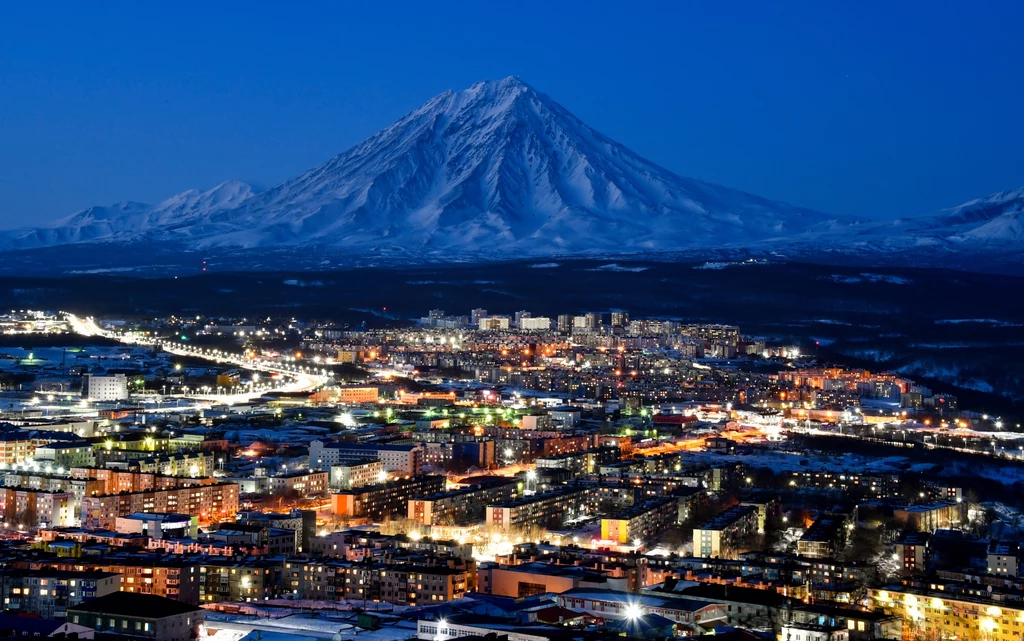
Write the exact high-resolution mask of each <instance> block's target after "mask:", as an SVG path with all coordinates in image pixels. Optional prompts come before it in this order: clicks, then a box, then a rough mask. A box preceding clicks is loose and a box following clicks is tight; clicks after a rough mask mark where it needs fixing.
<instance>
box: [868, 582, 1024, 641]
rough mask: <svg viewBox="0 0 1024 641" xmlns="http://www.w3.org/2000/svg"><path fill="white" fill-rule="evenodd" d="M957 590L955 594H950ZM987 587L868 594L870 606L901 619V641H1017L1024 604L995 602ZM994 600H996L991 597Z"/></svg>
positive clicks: (872, 591)
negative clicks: (916, 640) (918, 640)
mask: <svg viewBox="0 0 1024 641" xmlns="http://www.w3.org/2000/svg"><path fill="white" fill-rule="evenodd" d="M953 590H956V591H953ZM987 594H988V592H987V590H986V586H980V585H968V586H958V585H943V584H930V585H928V586H921V587H907V586H896V587H892V586H890V587H887V588H885V589H880V588H872V589H870V590H869V591H868V595H869V597H870V598H871V601H872V604H873V605H874V606H875V607H877V608H882V609H883V610H884V611H885V612H886V613H887V614H895V615H899V616H902V617H903V638H905V639H906V638H928V639H957V640H961V639H962V640H964V641H972V640H977V641H1011V640H1012V641H1018V640H1019V639H1021V638H1022V635H1024V604H1020V603H1016V604H1014V605H1012V606H1011V605H1009V604H1007V603H1002V602H997V601H996V600H995V599H994V598H993V597H991V596H986V595H987ZM993 596H996V595H995V594H993Z"/></svg>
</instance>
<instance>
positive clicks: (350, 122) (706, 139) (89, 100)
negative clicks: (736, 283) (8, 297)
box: [0, 0, 1024, 227]
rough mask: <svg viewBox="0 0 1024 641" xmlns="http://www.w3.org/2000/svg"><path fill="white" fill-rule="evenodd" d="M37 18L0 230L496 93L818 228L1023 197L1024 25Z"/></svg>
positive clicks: (351, 5)
mask: <svg viewBox="0 0 1024 641" xmlns="http://www.w3.org/2000/svg"><path fill="white" fill-rule="evenodd" d="M42 4H43V3H18V4H17V5H15V4H14V3H10V4H7V5H5V6H4V8H3V15H2V17H0V195H2V198H0V226H4V227H10V226H19V225H26V224H33V223H38V222H43V221H45V220H49V219H52V218H55V217H58V216H63V215H66V214H69V213H71V212H72V211H75V210H77V209H81V208H84V207H87V206H89V205H93V204H107V203H111V202H115V201H119V200H124V199H131V200H139V201H143V202H156V201H158V200H162V199H163V198H166V197H167V196H170V195H171V194H173V193H175V192H178V191H182V190H184V189H187V188H190V187H200V188H204V187H210V186H212V185H214V184H216V183H218V182H220V181H222V180H226V179H240V180H246V181H249V182H253V183H255V184H257V185H261V186H264V187H268V186H272V185H273V184H275V183H277V182H278V181H281V180H284V179H286V178H289V177H292V176H294V175H295V174H298V173H300V172H301V171H303V170H305V169H308V168H310V167H312V166H313V165H315V164H317V163H319V162H322V161H324V160H326V159H327V158H329V157H331V156H333V155H335V154H336V153H339V152H341V151H343V150H345V149H346V148H347V147H349V146H351V145H352V144H354V143H356V142H358V141H360V140H361V139H363V138H364V137H366V136H368V135H370V134H372V133H373V132H374V131H376V130H377V129H379V128H381V127H383V126H385V125H387V124H389V123H390V122H392V121H393V120H395V119H396V118H398V117H399V116H401V115H402V114H404V113H405V112H408V111H410V110H412V109H414V108H416V107H418V106H419V105H420V104H421V103H423V102H425V101H426V100H427V99H429V98H430V97H431V96H433V95H435V94H437V93H440V92H441V91H444V90H446V89H460V88H464V87H467V86H469V85H470V84H472V83H473V82H475V81H478V80H484V79H493V78H500V77H503V76H507V75H509V74H516V75H518V76H520V77H521V78H522V79H523V80H525V81H526V82H528V83H530V84H532V85H533V86H534V87H535V88H537V89H538V90H540V91H543V92H545V93H547V94H549V95H550V96H552V97H553V98H554V99H555V100H557V101H558V102H560V103H561V104H563V105H564V106H565V107H566V108H568V109H569V110H570V111H572V112H574V113H575V114H576V115H577V116H579V117H580V118H582V119H583V120H584V121H585V122H587V123H588V124H590V125H591V126H593V127H595V128H597V129H598V130H600V131H602V132H604V133H605V134H607V135H609V136H610V137H612V138H614V139H616V140H618V141H620V142H622V143H624V144H626V145H627V146H629V147H631V148H633V149H634V150H635V151H636V152H638V153H640V154H641V155H644V156H646V157H648V158H650V159H651V160H653V161H655V162H657V163H659V164H661V165H663V166H665V167H667V168H668V169H670V170H672V171H675V172H676V173H679V174H681V175H684V176H690V177H694V178H701V179H705V180H709V181H713V182H718V183H722V184H725V185H728V186H731V187H736V188H739V189H744V190H747V191H750V192H753V193H755V194H759V195H762V196H766V197H770V198H775V199H781V200H785V201H788V202H791V203H794V204H798V205H803V206H807V207H813V208H816V209H820V210H823V211H826V212H835V213H848V214H858V215H862V216H878V217H882V216H897V215H904V214H912V213H918V212H923V211H929V210H933V209H937V208H940V207H944V206H951V205H955V204H958V203H960V202H962V201H964V200H968V199H971V198H974V197H978V196H982V195H985V194H988V193H990V192H993V191H999V190H1003V189H1010V188H1017V187H1021V186H1024V155H1022V154H1024V116H1022V114H1024V47H1021V38H1020V33H1021V28H1022V27H1021V25H1022V24H1024V3H1022V2H1016V1H1010V0H1007V1H1005V2H953V1H950V2H933V1H927V2H926V1H922V2H912V1H907V2H848V3H838V2H807V3H802V2H784V3H776V2H760V1H758V2H754V1H752V2H664V3H656V2H639V3H632V2H630V3H626V2H594V1H588V2H578V3H575V2H573V3H570V2H535V3H534V2H515V3H512V2H507V3H498V2H466V3H456V2H440V3H438V2H412V1H410V2H330V3H323V4H313V3H265V4H264V3H259V2H251V1H250V2H242V3H237V4H229V3H221V2H217V3H186V2H173V3H161V4H159V5H158V4H157V3H151V2H130V3H129V2H124V3H117V2H106V3H69V4H64V5H62V4H59V3H56V4H50V5H47V6H46V7H43V6H42ZM22 5H23V6H22ZM37 5H38V6H37Z"/></svg>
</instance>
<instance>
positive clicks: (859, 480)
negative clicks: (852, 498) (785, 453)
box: [789, 469, 900, 499]
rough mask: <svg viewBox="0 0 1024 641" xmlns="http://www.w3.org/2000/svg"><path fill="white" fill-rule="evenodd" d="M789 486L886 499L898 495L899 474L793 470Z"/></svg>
mask: <svg viewBox="0 0 1024 641" xmlns="http://www.w3.org/2000/svg"><path fill="white" fill-rule="evenodd" d="M789 485H790V487H798V488H800V489H803V490H806V489H809V488H813V489H816V490H822V491H835V492H840V493H844V494H854V493H856V494H861V495H863V496H865V497H868V498H874V499H886V498H893V497H897V496H900V476H899V474H857V473H852V472H832V471H829V470H823V469H821V470H802V471H798V472H793V473H792V476H791V478H790V482H789Z"/></svg>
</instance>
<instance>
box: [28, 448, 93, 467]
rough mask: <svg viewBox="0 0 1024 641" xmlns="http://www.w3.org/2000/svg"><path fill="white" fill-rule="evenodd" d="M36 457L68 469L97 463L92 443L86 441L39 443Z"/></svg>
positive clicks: (38, 459) (54, 465)
mask: <svg viewBox="0 0 1024 641" xmlns="http://www.w3.org/2000/svg"><path fill="white" fill-rule="evenodd" d="M35 459H36V460H37V461H40V462H43V461H46V462H49V463H50V465H52V466H53V467H63V468H66V469H70V468H72V467H88V466H92V465H96V455H95V453H94V451H93V447H92V444H91V443H88V442H86V441H65V442H61V441H54V442H53V443H47V444H45V445H39V446H37V447H36V451H35Z"/></svg>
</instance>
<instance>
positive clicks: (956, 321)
mask: <svg viewBox="0 0 1024 641" xmlns="http://www.w3.org/2000/svg"><path fill="white" fill-rule="evenodd" d="M963 323H976V324H978V325H994V326H996V327H1020V326H1021V324H1020V323H1008V322H1006V321H1001V320H996V319H994V318H946V319H942V320H937V321H935V324H936V325H960V324H963Z"/></svg>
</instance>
